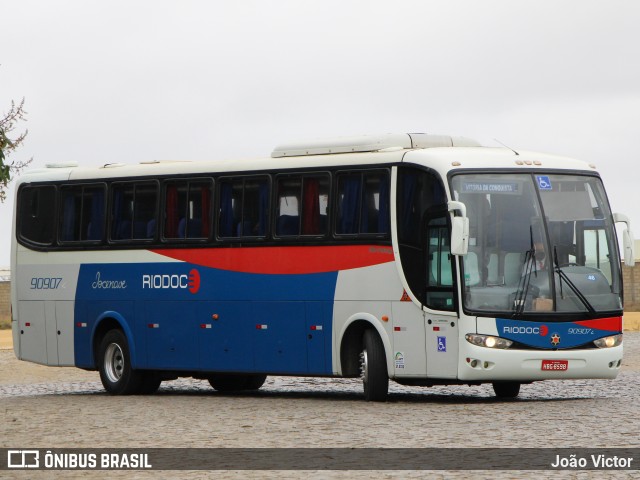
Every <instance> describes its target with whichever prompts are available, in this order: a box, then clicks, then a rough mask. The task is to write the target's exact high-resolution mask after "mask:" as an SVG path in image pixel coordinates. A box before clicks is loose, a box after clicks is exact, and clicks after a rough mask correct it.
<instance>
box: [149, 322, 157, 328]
mask: <svg viewBox="0 0 640 480" xmlns="http://www.w3.org/2000/svg"><path fill="white" fill-rule="evenodd" d="M147 327H149V328H160V324H159V323H149V324H147Z"/></svg>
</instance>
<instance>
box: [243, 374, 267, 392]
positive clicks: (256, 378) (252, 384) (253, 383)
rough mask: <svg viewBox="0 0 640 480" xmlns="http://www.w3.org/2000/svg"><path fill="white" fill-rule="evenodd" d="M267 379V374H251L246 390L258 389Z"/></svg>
mask: <svg viewBox="0 0 640 480" xmlns="http://www.w3.org/2000/svg"><path fill="white" fill-rule="evenodd" d="M266 380H267V376H266V375H249V376H248V377H247V381H246V384H245V388H246V390H258V389H259V388H260V387H261V386H262V385H264V382H265V381H266Z"/></svg>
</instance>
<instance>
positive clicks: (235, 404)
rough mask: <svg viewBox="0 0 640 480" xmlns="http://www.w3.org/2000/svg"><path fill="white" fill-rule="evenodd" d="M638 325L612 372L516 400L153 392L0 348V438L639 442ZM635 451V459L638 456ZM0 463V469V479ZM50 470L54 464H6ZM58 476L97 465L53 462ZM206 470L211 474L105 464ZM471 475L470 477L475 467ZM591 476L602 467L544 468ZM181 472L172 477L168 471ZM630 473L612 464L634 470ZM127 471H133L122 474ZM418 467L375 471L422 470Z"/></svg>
mask: <svg viewBox="0 0 640 480" xmlns="http://www.w3.org/2000/svg"><path fill="white" fill-rule="evenodd" d="M639 383H640V333H638V332H632V333H626V334H625V360H624V364H623V369H622V372H621V373H620V375H619V376H618V378H617V379H616V380H613V381H608V380H575V381H559V382H551V381H547V382H538V383H534V384H531V385H524V386H523V387H522V389H521V393H520V396H519V397H518V399H516V400H511V401H501V400H498V399H496V398H495V397H494V395H493V392H492V389H491V387H490V386H479V387H466V386H455V387H433V388H418V387H403V386H400V385H397V384H395V383H393V382H392V383H391V387H390V391H391V394H390V401H389V402H387V403H367V402H364V401H363V400H362V395H361V390H362V387H361V385H360V382H359V381H357V380H351V379H348V380H347V379H324V378H320V379H318V378H293V377H292V378H290V377H269V379H268V380H267V383H266V384H265V385H264V387H263V388H262V389H260V390H259V391H257V392H251V393H244V394H233V395H229V394H226V395H225V394H220V393H217V392H215V391H214V390H212V389H211V387H210V386H209V384H208V383H207V382H204V381H199V380H192V379H180V380H177V381H173V382H166V383H164V384H163V385H162V387H161V389H160V391H159V392H158V393H157V394H155V395H151V396H134V397H114V396H109V395H107V394H105V393H104V390H103V389H102V385H101V384H100V382H99V379H98V375H97V373H95V372H84V371H82V370H78V369H59V368H52V367H42V366H37V365H33V364H28V363H25V362H19V361H17V360H16V359H15V358H14V356H13V352H12V351H8V350H2V351H0V432H1V435H0V447H5V448H65V447H69V448H72V447H73V448H78V447H93V448H100V447H103V448H138V447H205V448H207V447H305V448H306V447H510V448H515V447H547V448H548V447H553V448H556V447H557V448H559V447H570V448H578V447H585V448H586V447H597V448H599V447H627V448H628V447H634V448H640V388H638V384H639ZM638 460H639V461H640V459H638ZM3 473H5V474H6V473H9V472H0V477H2V474H3ZM10 473H11V474H15V477H16V478H33V477H34V475H35V476H36V477H39V478H53V477H55V473H56V472H27V473H29V475H27V474H26V473H25V474H24V475H22V472H10ZM58 473H64V475H60V477H61V478H62V477H64V478H69V477H75V476H76V475H77V478H80V477H85V476H87V475H89V476H91V475H93V476H95V478H101V477H103V476H104V472H103V473H102V474H100V472H58ZM109 473H110V477H118V478H156V477H157V476H158V474H162V475H166V478H175V477H177V476H178V477H183V478H184V477H188V478H207V477H208V476H209V475H210V474H211V473H210V472H109ZM431 473H432V475H429V476H430V477H433V476H435V477H436V478H437V477H441V478H452V477H453V478H466V477H472V476H473V477H475V478H477V477H478V476H480V478H482V477H483V476H484V477H485V478H496V477H500V478H539V476H540V473H541V472H446V473H445V472H431ZM478 473H480V475H478ZM554 473H557V474H559V475H560V476H561V477H565V478H592V477H593V476H594V474H595V476H596V477H597V478H601V477H602V472H591V473H590V472H554ZM598 473H600V475H599V476H598ZM177 474H179V475H177ZM636 474H637V472H616V477H619V478H634V476H635V475H636ZM132 475H133V476H132ZM235 476H239V477H244V478H246V477H251V478H263V477H272V478H299V477H303V476H304V477H307V478H327V477H340V478H354V477H355V478H370V477H371V476H372V475H371V472H253V473H252V472H222V474H221V472H216V473H215V477H216V478H233V477H235ZM424 476H426V472H379V473H377V474H375V477H376V478H392V477H393V478H407V477H413V478H422V477H424Z"/></svg>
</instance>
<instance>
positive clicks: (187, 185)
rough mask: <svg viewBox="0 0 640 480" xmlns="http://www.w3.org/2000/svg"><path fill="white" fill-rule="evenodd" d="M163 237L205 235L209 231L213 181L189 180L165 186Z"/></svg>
mask: <svg viewBox="0 0 640 480" xmlns="http://www.w3.org/2000/svg"><path fill="white" fill-rule="evenodd" d="M164 198H165V200H164V201H165V204H164V238H167V239H190V238H193V239H204V238H209V234H210V230H211V228H210V220H209V219H210V214H211V181H210V180H190V181H180V182H171V183H168V184H167V185H166V187H165V197H164Z"/></svg>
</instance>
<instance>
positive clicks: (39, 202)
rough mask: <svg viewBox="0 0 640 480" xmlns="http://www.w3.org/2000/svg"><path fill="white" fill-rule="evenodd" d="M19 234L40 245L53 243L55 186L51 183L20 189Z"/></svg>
mask: <svg viewBox="0 0 640 480" xmlns="http://www.w3.org/2000/svg"><path fill="white" fill-rule="evenodd" d="M18 205H19V206H20V213H19V219H20V228H19V232H20V236H21V237H22V238H24V239H25V240H27V241H29V242H33V243H39V244H42V245H50V244H51V243H53V238H54V229H55V221H54V219H55V217H56V216H55V208H56V188H55V187H54V186H52V185H43V186H38V187H24V188H22V189H21V190H20V198H19V200H18Z"/></svg>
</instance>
